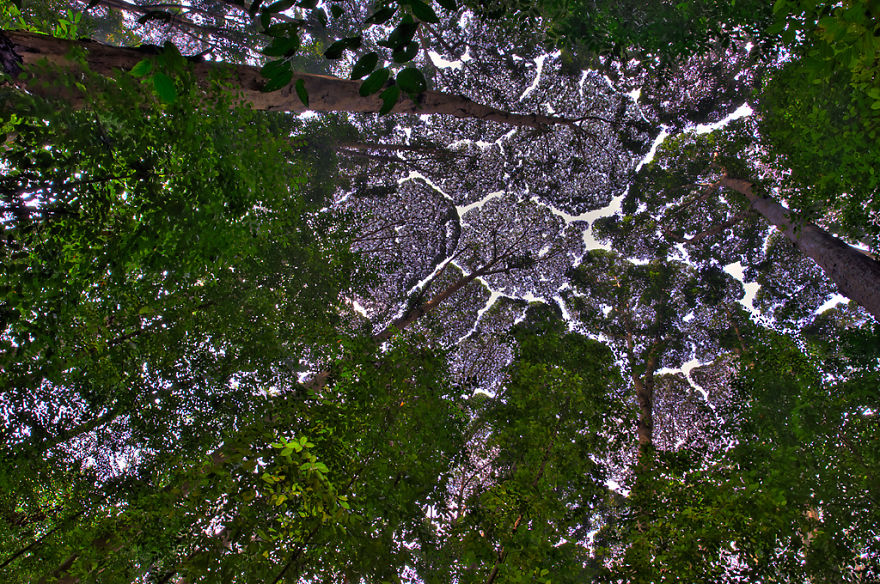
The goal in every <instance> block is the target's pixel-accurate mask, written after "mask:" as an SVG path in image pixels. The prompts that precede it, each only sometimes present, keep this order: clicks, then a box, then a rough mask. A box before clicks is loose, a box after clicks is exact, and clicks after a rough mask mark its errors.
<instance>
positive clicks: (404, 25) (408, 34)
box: [379, 14, 419, 49]
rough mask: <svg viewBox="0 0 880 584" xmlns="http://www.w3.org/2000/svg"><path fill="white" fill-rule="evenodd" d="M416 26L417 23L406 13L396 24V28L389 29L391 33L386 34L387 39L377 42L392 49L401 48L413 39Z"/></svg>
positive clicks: (417, 26) (417, 25)
mask: <svg viewBox="0 0 880 584" xmlns="http://www.w3.org/2000/svg"><path fill="white" fill-rule="evenodd" d="M418 28H419V23H418V22H414V21H413V19H412V17H411V16H410V15H409V14H407V15H406V16H404V17H403V19H402V20H401V21H400V24H398V25H397V28H395V29H394V30H393V31H391V34H390V35H388V39H387V40H385V41H381V42H379V44H380V45H382V46H383V47H391V48H394V49H396V48H402V47H403V46H405V45H406V44H407V43H408V42H410V41H411V40H412V39H413V36H415V34H416V31H417V30H418Z"/></svg>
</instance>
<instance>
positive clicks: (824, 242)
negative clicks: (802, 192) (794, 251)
mask: <svg viewBox="0 0 880 584" xmlns="http://www.w3.org/2000/svg"><path fill="white" fill-rule="evenodd" d="M721 184H722V185H723V186H726V187H728V188H731V189H733V190H735V191H737V192H738V193H741V194H743V195H745V197H746V198H747V199H748V200H749V203H750V206H751V208H752V209H754V210H755V211H756V212H757V213H759V214H760V215H761V216H763V217H764V218H765V219H767V221H769V222H770V223H772V224H773V225H775V226H776V227H777V228H778V229H779V230H780V231H782V233H784V234H785V236H786V237H787V238H788V239H789V240H791V241H792V242H793V243H794V244H795V245H796V246H797V248H798V249H799V250H801V252H802V253H803V254H804V255H806V256H807V257H809V258H810V259H812V260H813V261H815V262H816V263H817V264H818V265H819V267H820V268H822V270H824V272H825V274H826V275H827V276H828V277H829V278H831V280H832V281H833V282H834V283H835V284H837V287H838V289H839V290H840V292H841V294H843V295H844V296H846V297H847V298H850V299H851V300H853V301H855V302H857V303H858V304H860V305H861V306H863V307H864V308H865V309H866V310H867V311H868V312H869V313H871V314H872V315H873V316H874V318H876V319H877V320H878V321H880V262H878V261H877V260H876V259H873V258H872V257H871V256H870V255H869V254H865V253H862V252H861V251H860V250H858V249H856V248H854V247H852V246H850V245H847V244H846V243H844V242H843V241H841V240H840V239H838V238H836V237H834V236H833V235H831V234H830V233H828V232H827V231H825V230H824V229H821V228H819V227H817V226H816V225H814V224H812V223H809V222H803V223H795V222H793V221H792V220H791V212H790V211H789V210H788V209H786V208H785V207H783V206H782V205H780V204H779V203H777V202H776V201H774V200H773V199H770V198H768V197H762V196H758V195H756V194H755V192H754V190H753V184H752V183H751V182H749V181H746V180H742V179H738V178H731V177H729V176H726V175H725V176H724V177H723V178H722V179H721Z"/></svg>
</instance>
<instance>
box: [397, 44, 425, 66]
mask: <svg viewBox="0 0 880 584" xmlns="http://www.w3.org/2000/svg"><path fill="white" fill-rule="evenodd" d="M418 52H419V43H417V42H410V43H407V44H406V45H405V46H404V47H403V48H402V49H395V50H394V52H392V53H391V58H392V59H394V62H395V63H406V62H407V61H411V60H412V59H413V57H415V56H416V54H417V53H418Z"/></svg>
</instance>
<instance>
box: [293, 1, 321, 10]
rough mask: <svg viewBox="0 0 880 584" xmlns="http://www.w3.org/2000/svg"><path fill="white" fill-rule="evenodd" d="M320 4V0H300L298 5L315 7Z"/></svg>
mask: <svg viewBox="0 0 880 584" xmlns="http://www.w3.org/2000/svg"><path fill="white" fill-rule="evenodd" d="M317 5H318V0H300V1H299V3H298V4H297V6H299V7H300V8H314V7H315V6H317Z"/></svg>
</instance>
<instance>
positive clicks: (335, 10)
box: [330, 4, 345, 18]
mask: <svg viewBox="0 0 880 584" xmlns="http://www.w3.org/2000/svg"><path fill="white" fill-rule="evenodd" d="M330 14H332V15H333V18H339V17H340V16H342V15H343V14H345V11H344V10H343V9H342V7H341V6H340V5H339V4H334V5H332V6H331V7H330Z"/></svg>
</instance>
